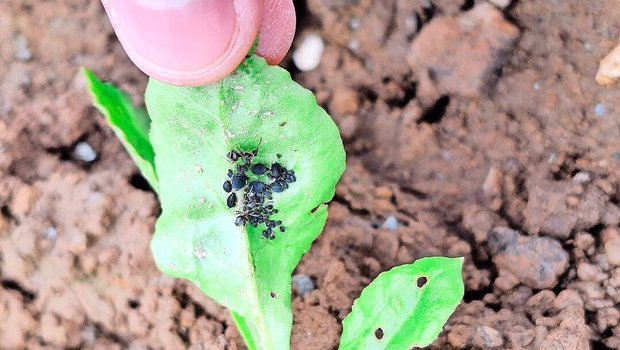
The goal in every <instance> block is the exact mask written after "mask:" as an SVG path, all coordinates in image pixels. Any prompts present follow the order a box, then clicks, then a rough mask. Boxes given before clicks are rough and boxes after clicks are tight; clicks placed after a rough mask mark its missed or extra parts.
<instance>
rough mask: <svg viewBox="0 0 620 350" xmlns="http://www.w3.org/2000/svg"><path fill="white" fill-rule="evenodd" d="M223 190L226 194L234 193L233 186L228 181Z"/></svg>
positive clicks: (225, 182)
mask: <svg viewBox="0 0 620 350" xmlns="http://www.w3.org/2000/svg"><path fill="white" fill-rule="evenodd" d="M222 188H223V189H224V192H226V193H228V192H230V191H232V184H231V183H230V181H228V180H226V181H224V184H223V185H222Z"/></svg>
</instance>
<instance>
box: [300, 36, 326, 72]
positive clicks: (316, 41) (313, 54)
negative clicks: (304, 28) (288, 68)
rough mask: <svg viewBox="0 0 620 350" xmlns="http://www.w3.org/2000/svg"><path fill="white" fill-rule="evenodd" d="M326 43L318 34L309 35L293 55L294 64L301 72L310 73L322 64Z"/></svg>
mask: <svg viewBox="0 0 620 350" xmlns="http://www.w3.org/2000/svg"><path fill="white" fill-rule="evenodd" d="M324 49H325V43H324V42H323V39H322V38H321V37H320V36H319V35H318V34H309V35H308V36H306V37H305V38H304V40H303V41H302V42H301V45H299V47H298V48H297V49H296V50H295V52H294V53H293V63H295V66H297V68H299V70H300V71H303V72H308V71H311V70H313V69H315V68H316V67H318V65H319V63H321V56H322V55H323V50H324Z"/></svg>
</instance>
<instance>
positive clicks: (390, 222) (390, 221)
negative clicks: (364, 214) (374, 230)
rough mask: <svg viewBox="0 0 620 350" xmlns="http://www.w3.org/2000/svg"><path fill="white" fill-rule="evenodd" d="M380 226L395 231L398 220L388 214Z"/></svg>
mask: <svg viewBox="0 0 620 350" xmlns="http://www.w3.org/2000/svg"><path fill="white" fill-rule="evenodd" d="M382 226H383V228H386V229H388V230H392V231H396V230H397V229H398V220H396V217H394V215H390V216H388V218H387V219H385V222H383V225H382Z"/></svg>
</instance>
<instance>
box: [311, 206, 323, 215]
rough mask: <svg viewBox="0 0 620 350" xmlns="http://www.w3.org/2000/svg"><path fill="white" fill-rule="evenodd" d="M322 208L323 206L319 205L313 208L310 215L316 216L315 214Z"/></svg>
mask: <svg viewBox="0 0 620 350" xmlns="http://www.w3.org/2000/svg"><path fill="white" fill-rule="evenodd" d="M320 206H321V205H320V204H319V205H317V206H316V207H314V208H312V210H310V213H312V214H314V212H315V211H317V210H319V207H320Z"/></svg>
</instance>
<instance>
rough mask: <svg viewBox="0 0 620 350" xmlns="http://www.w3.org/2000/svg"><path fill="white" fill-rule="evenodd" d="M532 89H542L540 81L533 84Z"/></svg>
mask: <svg viewBox="0 0 620 350" xmlns="http://www.w3.org/2000/svg"><path fill="white" fill-rule="evenodd" d="M533 87H534V90H540V88H541V87H542V84H541V83H540V81H537V82H535V83H534V85H533Z"/></svg>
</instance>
